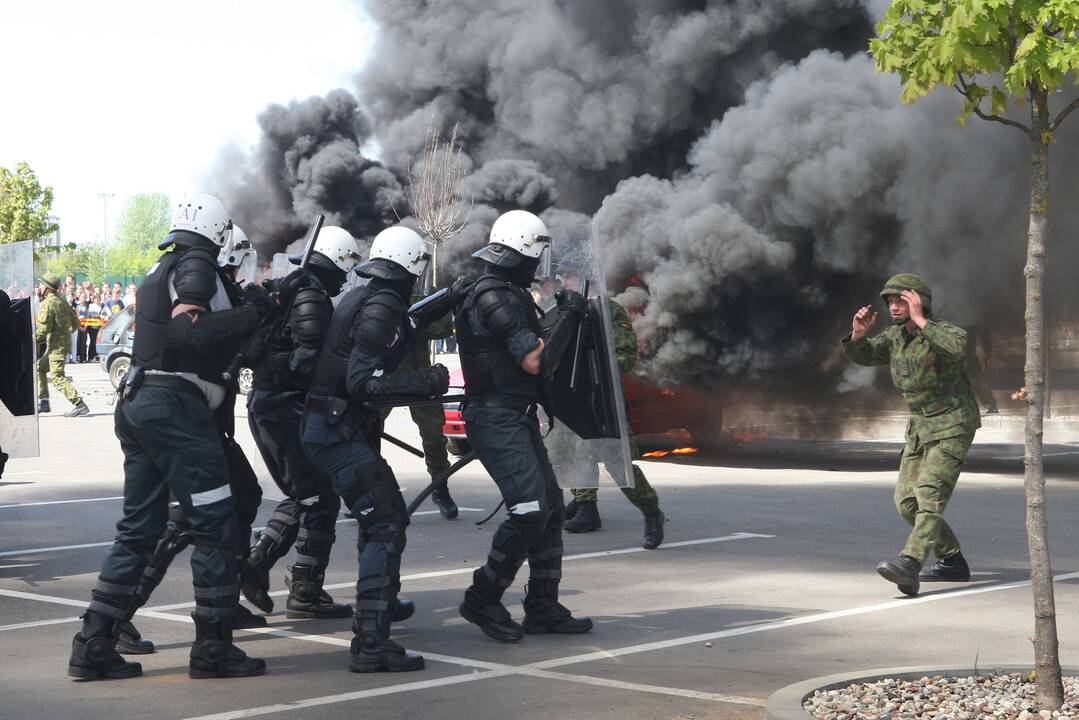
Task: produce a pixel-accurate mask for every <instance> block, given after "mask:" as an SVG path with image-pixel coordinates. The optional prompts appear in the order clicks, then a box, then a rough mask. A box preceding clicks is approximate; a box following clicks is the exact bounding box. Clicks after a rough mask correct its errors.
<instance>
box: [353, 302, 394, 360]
mask: <svg viewBox="0 0 1079 720" xmlns="http://www.w3.org/2000/svg"><path fill="white" fill-rule="evenodd" d="M405 310H406V308H405V305H404V303H403V302H401V299H400V298H399V297H397V295H396V294H395V293H392V292H389V291H381V292H377V293H375V294H374V295H372V296H370V297H368V298H367V299H366V300H365V302H364V303H363V307H361V308H360V310H359V312H358V313H357V314H356V319H355V321H354V323H353V339H354V340H355V342H357V343H359V344H362V345H365V346H367V347H370V348H385V347H389V346H391V345H392V344H393V342H394V339H395V338H396V337H397V333H398V331H399V329H400V326H401V318H403V317H404V314H405Z"/></svg>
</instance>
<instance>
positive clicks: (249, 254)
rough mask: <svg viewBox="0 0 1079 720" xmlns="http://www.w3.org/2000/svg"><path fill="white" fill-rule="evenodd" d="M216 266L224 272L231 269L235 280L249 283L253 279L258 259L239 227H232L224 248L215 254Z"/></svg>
mask: <svg viewBox="0 0 1079 720" xmlns="http://www.w3.org/2000/svg"><path fill="white" fill-rule="evenodd" d="M217 264H218V265H220V266H221V267H223V268H225V269H226V270H228V269H233V270H234V277H235V279H236V280H239V279H240V278H243V279H244V280H247V281H249V282H250V281H251V280H254V279H255V274H256V273H257V271H258V257H257V255H256V253H255V248H254V247H252V246H251V241H250V240H248V239H247V233H245V232H244V231H243V230H242V229H241V228H240V226H239V225H233V226H232V232H231V233H229V239H228V240H227V241H226V242H225V247H223V248H221V252H219V253H218V254H217Z"/></svg>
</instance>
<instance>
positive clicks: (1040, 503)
mask: <svg viewBox="0 0 1079 720" xmlns="http://www.w3.org/2000/svg"><path fill="white" fill-rule="evenodd" d="M1048 101H1049V98H1048V94H1047V93H1046V92H1045V91H1044V90H1040V89H1039V90H1033V91H1032V92H1031V121H1032V123H1031V133H1030V136H1031V166H1030V229H1029V231H1028V233H1027V264H1026V267H1024V268H1023V274H1024V275H1025V276H1026V283H1027V285H1026V312H1025V320H1026V333H1027V338H1026V341H1027V347H1026V363H1025V367H1024V368H1023V373H1024V375H1025V380H1026V388H1027V417H1026V447H1025V450H1024V453H1023V465H1024V466H1025V472H1024V480H1025V483H1026V495H1027V544H1028V545H1029V547H1030V579H1031V587H1032V589H1033V592H1034V666H1035V670H1036V672H1037V674H1036V677H1037V696H1036V701H1037V704H1038V708H1039V709H1041V710H1058V709H1060V706H1061V704H1062V703H1063V702H1064V686H1063V684H1062V683H1061V680H1060V656H1059V654H1058V649H1057V620H1056V603H1055V600H1054V598H1053V570H1052V567H1051V565H1050V563H1049V528H1048V525H1047V523H1046V519H1045V471H1044V468H1043V467H1042V419H1043V414H1044V412H1045V353H1046V347H1045V322H1044V302H1043V291H1042V284H1043V280H1044V276H1045V251H1046V246H1045V243H1046V225H1047V222H1048V218H1049V141H1050V133H1049V107H1048Z"/></svg>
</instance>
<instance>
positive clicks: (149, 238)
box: [108, 193, 172, 275]
mask: <svg viewBox="0 0 1079 720" xmlns="http://www.w3.org/2000/svg"><path fill="white" fill-rule="evenodd" d="M171 211H172V208H171V206H170V204H169V196H168V195H166V194H165V193H141V194H138V195H132V196H131V197H130V198H128V200H127V203H126V205H125V206H124V211H123V214H122V215H121V216H120V220H119V222H118V223H117V227H116V240H115V241H114V242H113V243H112V244H111V245H110V246H109V253H108V261H109V263H108V267H109V273H110V274H111V273H123V274H125V275H142V274H145V272H146V271H147V269H149V267H150V266H151V265H153V264H154V262H155V261H156V260H157V258H158V256H160V254H161V251H160V250H158V249H157V245H158V243H160V242H161V241H162V240H164V239H165V235H167V234H168V231H169V219H170V216H171Z"/></svg>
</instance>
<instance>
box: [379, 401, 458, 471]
mask: <svg viewBox="0 0 1079 720" xmlns="http://www.w3.org/2000/svg"><path fill="white" fill-rule="evenodd" d="M408 412H409V414H411V415H412V422H414V423H416V427H417V428H418V429H419V431H420V440H421V442H422V445H423V460H424V462H425V463H427V473H428V474H429V475H430V476H431V477H432V478H433V477H435V476H436V475H438V474H439V473H441V472H442V471H443V470H445V469H446V468H448V467H449V466H450V456H449V453H448V452H447V450H446V436H445V435H443V434H442V426H443V425H445V424H446V411H445V410H444V409H443V408H442V404H441V403H429V404H427V405H411V406H409V408H408ZM389 414H390V413H389V411H388V410H387V411H386V412H385V413H383V416H382V417H383V419H385V418H386V416H387V415H389Z"/></svg>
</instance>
